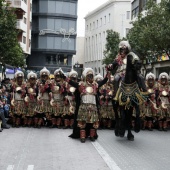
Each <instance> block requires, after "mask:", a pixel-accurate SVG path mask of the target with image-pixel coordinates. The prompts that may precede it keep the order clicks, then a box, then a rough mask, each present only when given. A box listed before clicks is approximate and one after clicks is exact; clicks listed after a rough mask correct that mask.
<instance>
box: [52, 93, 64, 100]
mask: <svg viewBox="0 0 170 170" xmlns="http://www.w3.org/2000/svg"><path fill="white" fill-rule="evenodd" d="M54 100H63V95H61V94H59V93H58V94H56V93H55V94H54Z"/></svg>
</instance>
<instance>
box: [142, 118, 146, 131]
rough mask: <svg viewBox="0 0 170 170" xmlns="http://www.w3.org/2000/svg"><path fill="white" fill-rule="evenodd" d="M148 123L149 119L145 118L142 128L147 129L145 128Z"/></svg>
mask: <svg viewBox="0 0 170 170" xmlns="http://www.w3.org/2000/svg"><path fill="white" fill-rule="evenodd" d="M146 124H147V121H146V120H144V122H143V127H142V130H145V128H146Z"/></svg>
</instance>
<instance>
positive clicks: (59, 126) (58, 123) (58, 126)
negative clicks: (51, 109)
mask: <svg viewBox="0 0 170 170" xmlns="http://www.w3.org/2000/svg"><path fill="white" fill-rule="evenodd" d="M56 125H57V128H59V129H60V128H61V118H57V122H56Z"/></svg>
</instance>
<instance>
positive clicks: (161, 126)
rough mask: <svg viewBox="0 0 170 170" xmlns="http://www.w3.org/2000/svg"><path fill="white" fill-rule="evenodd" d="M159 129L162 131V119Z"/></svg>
mask: <svg viewBox="0 0 170 170" xmlns="http://www.w3.org/2000/svg"><path fill="white" fill-rule="evenodd" d="M158 130H159V131H162V121H159V129H158Z"/></svg>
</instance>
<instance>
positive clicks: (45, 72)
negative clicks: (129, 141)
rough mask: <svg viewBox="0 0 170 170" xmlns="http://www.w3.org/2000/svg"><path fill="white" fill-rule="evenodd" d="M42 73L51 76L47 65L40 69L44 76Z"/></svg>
mask: <svg viewBox="0 0 170 170" xmlns="http://www.w3.org/2000/svg"><path fill="white" fill-rule="evenodd" d="M42 75H47V76H49V75H50V71H49V70H47V68H46V67H44V68H43V69H42V70H40V76H42Z"/></svg>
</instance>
